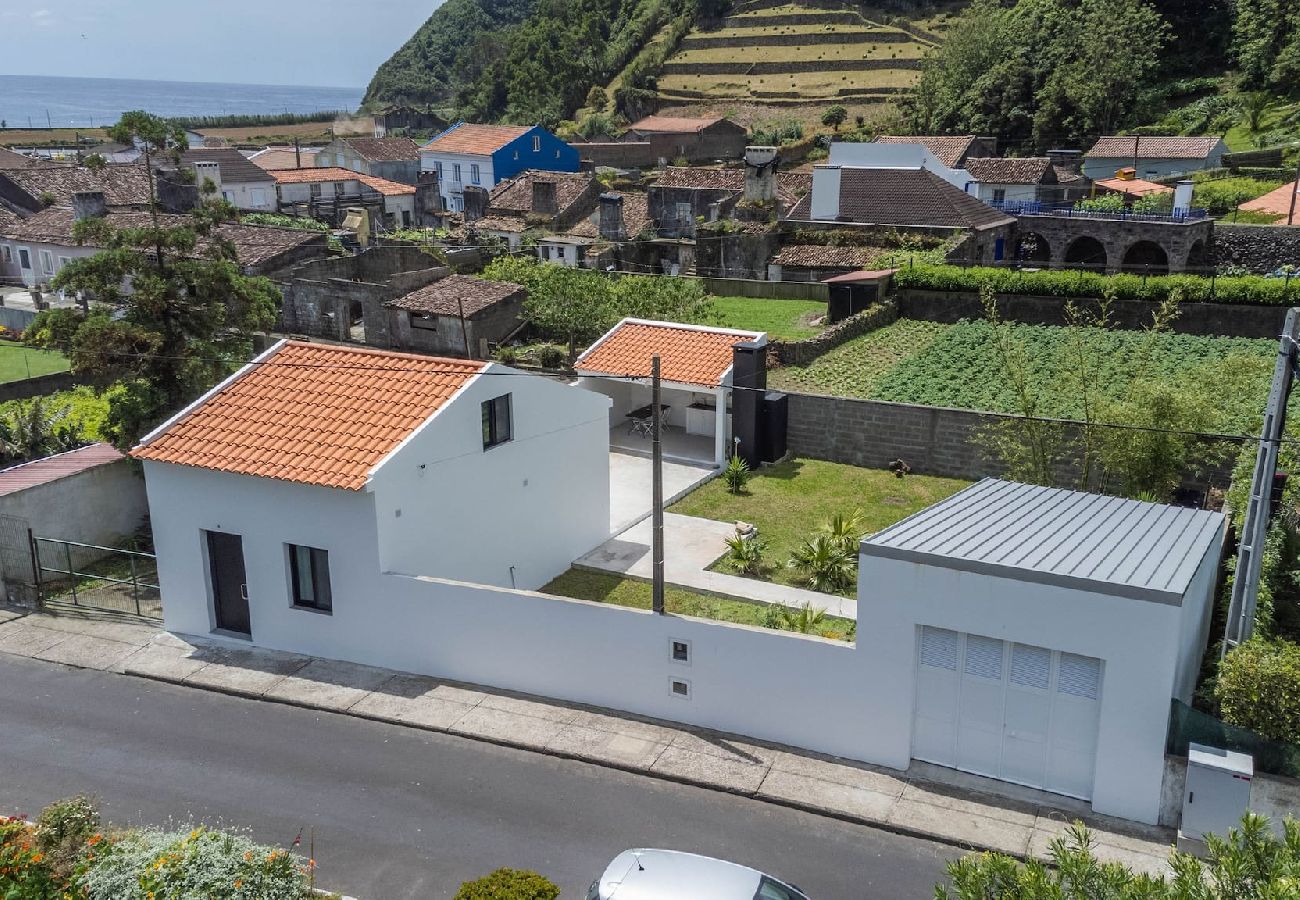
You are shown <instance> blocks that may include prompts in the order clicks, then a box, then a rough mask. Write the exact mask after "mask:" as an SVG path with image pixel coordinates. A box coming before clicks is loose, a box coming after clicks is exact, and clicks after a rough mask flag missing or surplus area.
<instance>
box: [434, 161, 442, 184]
mask: <svg viewBox="0 0 1300 900" xmlns="http://www.w3.org/2000/svg"><path fill="white" fill-rule="evenodd" d="M433 171H435V172H437V173H438V180H439V181H442V160H440V159H439V160H435V161H434V163H433Z"/></svg>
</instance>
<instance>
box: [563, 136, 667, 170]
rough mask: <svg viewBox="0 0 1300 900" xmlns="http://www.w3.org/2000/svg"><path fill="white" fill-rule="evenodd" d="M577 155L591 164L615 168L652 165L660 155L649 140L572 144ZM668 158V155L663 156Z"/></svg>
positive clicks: (634, 167)
mask: <svg viewBox="0 0 1300 900" xmlns="http://www.w3.org/2000/svg"><path fill="white" fill-rule="evenodd" d="M573 146H574V148H576V149H577V151H578V155H579V156H580V157H581V158H582V159H584V160H586V161H587V162H590V163H591V164H592V165H593V166H611V167H613V168H616V169H636V168H641V167H643V166H653V165H655V164H656V163H658V161H659V159H660V156H659V154H658V151H657V149H656V146H655V144H653V143H651V142H650V141H592V142H589V143H586V144H574V145H573ZM663 158H664V159H668V157H666V156H665V157H663Z"/></svg>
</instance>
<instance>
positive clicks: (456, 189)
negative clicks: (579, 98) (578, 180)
mask: <svg viewBox="0 0 1300 900" xmlns="http://www.w3.org/2000/svg"><path fill="white" fill-rule="evenodd" d="M524 169H540V170H542V171H549V172H576V171H578V151H577V150H575V149H574V148H573V147H570V146H569V145H568V144H566V143H565V142H564V141H562V140H560V139H559V138H557V137H556V136H555V135H553V134H551V133H550V132H549V131H547V130H546V129H545V128H543V127H541V126H540V125H534V126H532V127H531V128H530V127H526V126H517V125H471V124H469V123H466V122H457V123H456V124H455V125H453V126H451V127H450V128H448V129H447V130H446V131H444V132H442V134H440V135H438V136H437V137H435V138H434V139H433V140H431V141H429V143H427V144H425V145H424V146H423V147H421V148H420V171H421V172H437V173H438V189H439V191H440V192H441V193H442V200H443V203H444V204H446V208H447V209H450V210H454V211H457V212H459V211H461V210H463V209H464V208H465V188H466V187H467V186H476V187H482V188H483V189H484V190H488V191H490V190H492V188H493V187H495V186H496V185H497V183H498V182H500V181H504V180H505V179H507V178H511V177H513V176H515V175H518V174H519V173H520V172H522V171H523V170H524Z"/></svg>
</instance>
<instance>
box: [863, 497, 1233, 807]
mask: <svg viewBox="0 0 1300 900" xmlns="http://www.w3.org/2000/svg"><path fill="white" fill-rule="evenodd" d="M1225 526H1226V520H1225V518H1224V517H1223V516H1222V515H1221V514H1219V513H1215V512H1208V511H1204V510H1193V509H1185V508H1179V507H1173V506H1165V505H1163V504H1156V503H1143V502H1139V501H1137V500H1125V499H1120V498H1116V497H1103V496H1100V495H1096V494H1086V493H1081V492H1077V491H1067V490H1058V489H1054V488H1043V487H1035V486H1030V485H1024V484H1016V483H1013V482H1007V481H999V480H996V479H986V480H984V481H981V482H979V483H977V484H975V485H972V486H971V487H969V488H966V489H965V490H963V491H960V492H958V493H957V494H954V495H953V496H952V497H950V498H948V499H947V500H944V501H942V502H940V503H937V504H935V505H933V506H930V507H928V508H927V509H924V510H921V511H920V512H918V513H916V514H915V515H913V516H910V517H908V518H907V519H904V520H903V521H901V522H898V523H896V524H895V525H893V526H891V527H889V528H886V529H885V530H884V531H881V532H879V533H877V534H875V535H871V536H869V537H867V538H865V539H864V540H863V541H862V544H861V553H860V557H859V560H860V568H859V572H858V624H859V627H858V632H857V634H858V642H859V645H858V646H859V650H866V651H867V652H866V657H867V658H866V660H864V666H865V669H866V673H865V674H867V676H868V680H867V681H866V682H864V684H868V685H877V686H878V687H877V688H876V689H875V690H874V691H872V693H871V695H870V696H869V705H870V709H871V717H872V721H873V724H874V727H873V729H872V732H871V738H870V740H869V741H868V744H869V746H867V747H864V748H863V750H864V753H863V756H862V758H863V759H869V760H872V761H874V762H880V763H883V764H885V765H890V766H896V767H899V768H903V767H906V766H907V765H908V764H909V762H910V761H911V760H912V759H919V760H924V761H927V762H931V763H936V764H938V765H942V766H949V767H952V768H957V769H962V770H965V771H969V772H974V773H977V774H980V775H986V776H988V777H991V778H997V779H1001V780H1004V781H1013V782H1017V783H1020V784H1026V785H1029V786H1032V787H1038V788H1042V789H1045V790H1048V791H1052V792H1055V793H1060V794H1066V795H1069V796H1073V797H1078V798H1080V799H1084V800H1090V801H1091V802H1092V805H1093V808H1094V809H1095V810H1096V811H1097V812H1101V813H1107V814H1110V815H1116V816H1121V817H1124V818H1129V819H1136V820H1138V821H1141V822H1148V823H1154V822H1155V821H1156V819H1157V815H1158V812H1159V809H1160V797H1161V784H1162V778H1163V775H1164V761H1165V752H1164V751H1165V738H1166V732H1167V729H1168V725H1169V714H1170V701H1171V699H1174V698H1177V699H1179V700H1182V701H1183V702H1190V701H1191V696H1192V692H1193V690H1194V688H1195V685H1196V678H1197V673H1198V671H1199V669H1200V664H1201V657H1202V655H1203V653H1204V651H1205V646H1206V639H1207V636H1208V632H1209V625H1210V614H1211V611H1212V606H1213V596H1214V587H1215V579H1216V577H1217V574H1218V564H1219V557H1220V553H1221V550H1222V544H1223V539H1224V532H1225ZM886 686H887V687H886Z"/></svg>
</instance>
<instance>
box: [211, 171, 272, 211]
mask: <svg viewBox="0 0 1300 900" xmlns="http://www.w3.org/2000/svg"><path fill="white" fill-rule="evenodd" d="M221 194H222V196H224V197H225V198H226V199H227V200H228V201H230V203H232V204H233V205H234V207H235V208H236V209H243V210H249V211H251V212H275V210H276V195H275V182H274V181H258V182H244V181H226V180H224V179H223V180H222V182H221Z"/></svg>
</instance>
